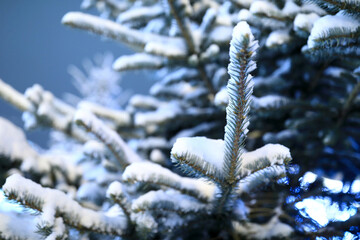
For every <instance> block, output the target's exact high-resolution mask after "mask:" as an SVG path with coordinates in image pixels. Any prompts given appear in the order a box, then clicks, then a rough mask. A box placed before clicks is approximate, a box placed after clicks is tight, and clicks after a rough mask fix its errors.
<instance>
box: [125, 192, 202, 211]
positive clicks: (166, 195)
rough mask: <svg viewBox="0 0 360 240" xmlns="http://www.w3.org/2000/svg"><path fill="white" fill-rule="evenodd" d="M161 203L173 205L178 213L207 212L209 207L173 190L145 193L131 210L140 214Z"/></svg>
mask: <svg viewBox="0 0 360 240" xmlns="http://www.w3.org/2000/svg"><path fill="white" fill-rule="evenodd" d="M160 202H166V203H171V204H172V206H173V207H174V209H175V210H176V211H181V212H184V213H188V212H198V211H201V210H206V207H207V205H205V204H201V203H199V202H197V201H196V200H195V199H193V198H191V197H189V196H187V195H184V194H181V193H178V192H175V191H173V190H168V191H163V190H158V191H150V192H147V193H145V194H144V195H141V196H140V197H139V198H137V199H136V200H135V201H133V203H132V205H131V209H132V210H133V211H134V212H139V211H142V210H146V209H147V208H148V207H150V206H151V205H152V204H157V203H160ZM150 208H151V207H150ZM151 210H154V209H151ZM159 210H161V209H159Z"/></svg>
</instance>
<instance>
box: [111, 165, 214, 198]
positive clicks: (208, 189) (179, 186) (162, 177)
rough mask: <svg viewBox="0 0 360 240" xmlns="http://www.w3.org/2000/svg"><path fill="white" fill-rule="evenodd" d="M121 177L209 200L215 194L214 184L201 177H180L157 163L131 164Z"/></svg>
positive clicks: (127, 180) (129, 180)
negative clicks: (191, 193) (183, 191)
mask: <svg viewBox="0 0 360 240" xmlns="http://www.w3.org/2000/svg"><path fill="white" fill-rule="evenodd" d="M122 178H123V181H125V182H133V181H138V182H151V183H160V184H161V183H162V184H165V185H167V186H169V187H172V188H174V189H176V190H180V191H182V190H185V191H187V192H193V193H195V194H196V195H197V196H199V197H200V198H201V199H206V200H207V201H211V200H212V199H213V198H214V194H215V185H214V184H212V183H210V182H205V181H203V180H201V179H194V178H187V177H181V176H179V175H177V174H176V173H173V172H172V171H170V170H169V169H167V168H164V167H162V166H160V165H159V164H154V163H150V162H139V163H133V164H131V165H130V166H128V167H127V168H126V169H125V171H124V173H123V175H122ZM114 188H115V186H114ZM116 189H117V188H115V189H114V190H113V191H114V192H115V190H116ZM109 191H110V190H109Z"/></svg>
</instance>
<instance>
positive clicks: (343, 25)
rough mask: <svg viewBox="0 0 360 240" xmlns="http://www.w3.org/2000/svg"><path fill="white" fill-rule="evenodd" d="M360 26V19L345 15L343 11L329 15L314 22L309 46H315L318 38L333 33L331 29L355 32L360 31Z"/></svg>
mask: <svg viewBox="0 0 360 240" xmlns="http://www.w3.org/2000/svg"><path fill="white" fill-rule="evenodd" d="M359 28H360V21H356V19H355V18H353V17H351V16H348V15H344V13H343V12H341V11H340V12H338V13H337V14H336V15H334V16H333V15H327V16H325V17H322V18H320V19H318V20H317V21H316V22H315V23H314V27H313V28H312V30H311V34H310V36H309V39H308V42H307V45H308V47H309V48H313V47H315V46H316V41H317V39H319V38H321V37H325V36H327V35H331V34H330V33H329V31H330V30H331V29H342V30H343V31H346V32H351V33H355V32H356V31H359Z"/></svg>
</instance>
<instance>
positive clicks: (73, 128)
mask: <svg viewBox="0 0 360 240" xmlns="http://www.w3.org/2000/svg"><path fill="white" fill-rule="evenodd" d="M359 6H360V5H359V2H358V1H357V0H311V1H293V0H276V1H273V0H232V1H217V0H200V1H189V0H168V1H153V0H148V1H140V0H139V1H126V0H124V1H120V0H84V1H83V2H82V4H81V7H82V8H84V9H89V8H92V7H95V8H96V9H97V10H99V12H100V16H95V15H90V14H87V13H83V12H69V13H67V14H66V15H65V16H64V17H63V19H62V23H63V24H64V25H67V26H70V27H74V28H78V29H83V30H86V31H89V32H92V33H95V34H98V35H101V36H104V37H107V38H109V39H112V40H115V41H118V42H121V43H123V44H126V45H127V46H129V47H130V48H132V49H134V50H135V51H136V53H134V54H132V55H130V56H120V57H119V58H118V59H117V60H115V61H113V59H112V57H110V56H104V57H100V58H97V59H96V61H95V62H96V64H95V65H94V64H92V63H90V62H88V63H87V64H85V73H83V72H81V71H80V70H79V69H77V68H75V67H72V68H70V74H71V75H72V76H73V77H74V80H75V85H76V87H77V88H78V89H79V91H80V92H81V93H82V95H83V99H82V100H81V101H79V100H78V98H76V97H74V96H72V97H69V98H68V99H67V100H66V101H63V100H60V99H58V98H56V97H55V96H54V95H53V94H52V93H50V92H48V91H46V90H44V89H43V88H42V87H41V86H39V85H37V84H35V85H34V86H33V87H31V88H29V89H28V90H26V92H25V93H24V94H21V93H19V92H17V91H16V90H15V89H13V88H12V87H11V86H10V85H8V84H7V83H5V82H3V81H2V80H0V96H1V97H2V98H3V99H5V100H6V101H8V102H9V103H11V104H12V105H14V106H15V107H17V108H18V109H19V110H21V111H23V112H24V113H23V119H24V125H25V128H27V129H34V128H37V127H49V128H51V129H53V130H52V133H51V147H50V148H49V149H47V150H43V149H40V148H38V147H36V146H35V145H34V144H29V143H28V141H27V140H26V138H25V135H24V133H23V132H22V130H21V129H20V128H18V127H16V126H14V125H13V124H12V123H11V122H9V121H8V120H6V119H4V118H0V133H1V135H2V136H3V137H2V138H0V159H1V161H0V166H1V168H0V182H1V184H3V183H4V184H3V186H2V190H3V191H4V193H5V195H6V197H7V199H8V200H12V201H14V202H17V203H18V204H20V205H23V206H24V207H26V208H28V209H32V210H31V211H32V212H34V213H35V214H34V215H31V214H29V212H26V211H25V212H23V213H18V214H17V213H12V212H0V238H4V239H40V238H45V239H48V240H50V239H215V238H218V239H240V238H241V239H243V238H244V239H315V238H316V237H323V238H332V237H344V236H346V235H347V236H349V234H352V235H350V236H353V237H355V236H359V234H360V230H359V227H358V222H359V211H358V206H359V205H358V204H359V189H357V188H358V187H357V185H356V184H357V182H356V181H355V180H356V179H357V178H358V177H359V173H360V155H359V152H360V114H359V113H360V95H359V92H360V58H359V55H360V47H359V45H360V42H359V41H360V40H359V39H360V32H359V31H360V20H359V19H360V18H359V17H360V10H359ZM229 44H230V49H229ZM255 60H256V62H257V63H256V64H255ZM226 66H228V69H227V70H226ZM143 69H148V70H149V69H150V70H152V71H153V72H154V73H155V76H156V78H157V81H156V82H155V83H154V84H153V86H152V87H151V89H150V91H149V93H150V94H149V95H146V96H145V95H139V94H135V95H133V96H131V97H130V98H129V100H128V103H127V104H126V105H125V106H124V107H123V108H122V107H121V106H122V105H124V104H123V103H124V102H125V101H126V99H127V98H128V94H127V93H126V92H124V91H123V90H122V89H121V88H120V87H119V85H118V84H119V75H118V73H117V72H116V71H118V72H124V71H129V70H143ZM250 73H253V74H254V76H255V77H252V76H251V74H250ZM120 95H121V96H120ZM5 136H6V137H5ZM289 149H290V150H291V155H290V150H289ZM315 174H316V175H315ZM335 179H336V180H341V181H343V184H342V185H341V188H340V190H334V189H331V186H329V182H330V183H334V182H335ZM306 201H328V202H329V204H330V205H329V208H330V207H334V206H335V207H336V206H337V208H340V210H347V211H348V217H347V218H346V219H340V220H339V218H336V217H330V216H328V218H327V222H325V223H324V222H321V221H319V220H317V218H316V216H315V217H314V216H312V215H311V213H310V212H309V211H307V209H306V206H305V202H306ZM20 226H21V229H19V228H20Z"/></svg>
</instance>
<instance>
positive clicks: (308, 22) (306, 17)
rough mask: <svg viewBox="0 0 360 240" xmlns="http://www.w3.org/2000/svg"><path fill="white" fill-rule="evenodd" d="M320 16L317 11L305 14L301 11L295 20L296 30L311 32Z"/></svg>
mask: <svg viewBox="0 0 360 240" xmlns="http://www.w3.org/2000/svg"><path fill="white" fill-rule="evenodd" d="M319 18H320V17H319V15H317V14H316V13H309V14H303V13H299V14H297V15H296V17H295V20H294V30H295V31H297V30H303V31H306V32H309V33H310V32H311V29H312V28H313V25H314V22H315V21H316V20H318V19H319Z"/></svg>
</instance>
